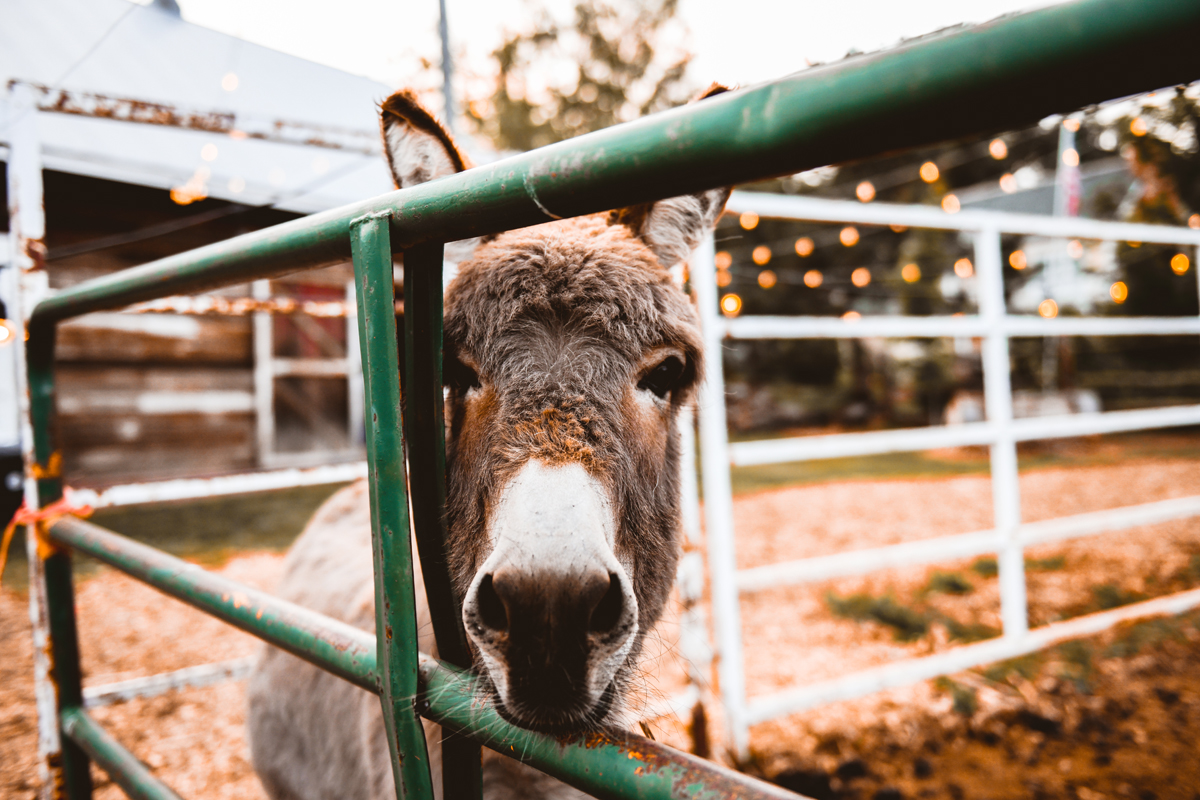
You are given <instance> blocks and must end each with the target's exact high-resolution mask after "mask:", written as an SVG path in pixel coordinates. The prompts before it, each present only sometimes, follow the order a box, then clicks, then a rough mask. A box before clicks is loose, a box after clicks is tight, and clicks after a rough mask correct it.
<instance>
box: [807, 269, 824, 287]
mask: <svg viewBox="0 0 1200 800" xmlns="http://www.w3.org/2000/svg"><path fill="white" fill-rule="evenodd" d="M824 282H825V276H824V275H822V274H821V273H820V271H819V270H815V269H810V270H809V271H808V272H806V273H804V285H805V286H807V287H808V288H810V289H816V288H817V287H818V286H820V285H821V284H822V283H824Z"/></svg>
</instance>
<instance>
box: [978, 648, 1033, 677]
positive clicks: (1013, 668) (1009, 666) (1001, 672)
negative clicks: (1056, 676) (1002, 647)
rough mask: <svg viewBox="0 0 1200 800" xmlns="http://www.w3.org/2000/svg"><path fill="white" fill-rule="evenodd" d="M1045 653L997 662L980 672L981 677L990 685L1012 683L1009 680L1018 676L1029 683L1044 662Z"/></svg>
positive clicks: (1030, 654)
mask: <svg viewBox="0 0 1200 800" xmlns="http://www.w3.org/2000/svg"><path fill="white" fill-rule="evenodd" d="M1045 660H1046V656H1045V653H1029V654H1028V655H1024V656H1017V657H1016V658H1009V659H1005V660H1004V661H997V662H996V663H995V664H989V665H988V666H986V667H984V668H983V670H982V674H983V677H985V678H987V679H988V680H989V681H991V682H992V683H1010V684H1011V683H1012V681H1011V680H1010V678H1012V676H1013V675H1017V676H1020V677H1021V678H1023V679H1024V680H1027V681H1031V680H1033V678H1034V676H1036V675H1037V674H1038V672H1040V671H1041V669H1042V664H1043V663H1044V662H1045Z"/></svg>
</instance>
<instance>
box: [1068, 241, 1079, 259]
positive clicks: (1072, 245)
mask: <svg viewBox="0 0 1200 800" xmlns="http://www.w3.org/2000/svg"><path fill="white" fill-rule="evenodd" d="M1067 255H1069V256H1070V257H1071V258H1074V259H1076V260H1078V259H1080V258H1083V242H1081V241H1079V240H1078V239H1072V240H1071V241H1069V242H1067Z"/></svg>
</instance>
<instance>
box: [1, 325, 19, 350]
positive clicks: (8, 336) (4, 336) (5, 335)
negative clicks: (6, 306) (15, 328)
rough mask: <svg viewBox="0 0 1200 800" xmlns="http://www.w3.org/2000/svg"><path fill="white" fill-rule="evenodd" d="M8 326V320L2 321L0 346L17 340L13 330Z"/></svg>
mask: <svg viewBox="0 0 1200 800" xmlns="http://www.w3.org/2000/svg"><path fill="white" fill-rule="evenodd" d="M8 326H9V321H8V320H6V319H0V345H6V344H8V343H9V342H11V341H12V340H13V339H15V338H16V337H15V336H14V335H13V332H12V329H10V328H9V327H8Z"/></svg>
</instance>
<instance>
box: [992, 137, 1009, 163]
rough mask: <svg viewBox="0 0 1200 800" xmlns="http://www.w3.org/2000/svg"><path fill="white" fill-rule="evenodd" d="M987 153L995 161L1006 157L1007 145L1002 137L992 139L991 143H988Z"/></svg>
mask: <svg viewBox="0 0 1200 800" xmlns="http://www.w3.org/2000/svg"><path fill="white" fill-rule="evenodd" d="M988 153H989V154H991V156H992V158H994V159H996V160H997V161H1003V160H1004V159H1006V158H1008V145H1006V144H1005V143H1004V140H1003V139H992V143H991V144H989V145H988Z"/></svg>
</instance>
